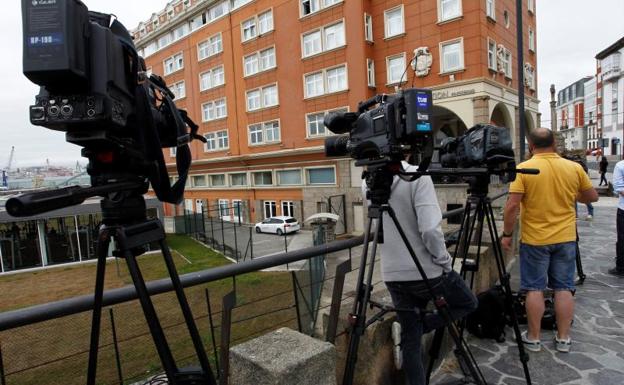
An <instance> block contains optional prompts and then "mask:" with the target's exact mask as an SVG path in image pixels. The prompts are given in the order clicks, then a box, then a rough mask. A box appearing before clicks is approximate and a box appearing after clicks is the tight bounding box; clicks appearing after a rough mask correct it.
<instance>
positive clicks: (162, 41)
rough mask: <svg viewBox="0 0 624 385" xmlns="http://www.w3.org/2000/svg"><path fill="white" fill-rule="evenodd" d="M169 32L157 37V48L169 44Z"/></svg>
mask: <svg viewBox="0 0 624 385" xmlns="http://www.w3.org/2000/svg"><path fill="white" fill-rule="evenodd" d="M171 40H172V39H171V34H170V33H167V34H164V35H162V36H161V37H160V38H159V39H158V49H161V48H164V47H166V46H168V45H169V43H171Z"/></svg>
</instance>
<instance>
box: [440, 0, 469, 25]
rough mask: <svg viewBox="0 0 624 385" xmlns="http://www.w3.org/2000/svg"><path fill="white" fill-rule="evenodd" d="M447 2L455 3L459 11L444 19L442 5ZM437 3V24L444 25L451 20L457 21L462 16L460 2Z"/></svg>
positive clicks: (459, 0) (441, 1)
mask: <svg viewBox="0 0 624 385" xmlns="http://www.w3.org/2000/svg"><path fill="white" fill-rule="evenodd" d="M447 1H457V2H458V3H459V11H458V13H457V14H456V15H451V16H449V17H447V18H444V13H443V5H442V3H443V2H447ZM473 1H474V0H473ZM437 3H438V23H445V22H447V21H453V20H456V19H459V18H461V17H462V16H463V14H464V10H463V5H462V0H438V1H437Z"/></svg>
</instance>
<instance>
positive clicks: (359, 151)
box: [324, 88, 433, 162]
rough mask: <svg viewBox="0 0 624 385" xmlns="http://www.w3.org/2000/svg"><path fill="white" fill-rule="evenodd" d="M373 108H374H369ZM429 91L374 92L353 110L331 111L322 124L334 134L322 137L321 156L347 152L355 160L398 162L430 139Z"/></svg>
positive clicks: (430, 110)
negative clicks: (387, 93)
mask: <svg viewBox="0 0 624 385" xmlns="http://www.w3.org/2000/svg"><path fill="white" fill-rule="evenodd" d="M373 107H374V108H373ZM431 115H432V96H431V91H430V90H424V89H415V88H410V89H407V90H402V91H400V92H398V93H396V94H392V95H376V96H374V97H372V98H370V99H368V100H366V101H363V102H360V103H359V105H358V111H357V112H342V113H333V114H329V115H327V116H326V117H325V121H324V123H325V126H326V127H327V128H328V129H329V130H330V131H331V132H333V133H334V134H345V135H340V136H333V137H330V138H327V139H326V140H325V155H327V156H344V155H349V156H350V157H351V158H353V159H356V160H358V161H361V162H362V161H376V160H384V159H385V160H389V161H401V160H403V159H404V157H405V154H406V153H410V152H411V153H412V154H414V155H416V154H418V152H419V151H422V150H423V149H424V147H425V146H427V145H430V146H432V145H433V141H432V132H433V124H432V116H431Z"/></svg>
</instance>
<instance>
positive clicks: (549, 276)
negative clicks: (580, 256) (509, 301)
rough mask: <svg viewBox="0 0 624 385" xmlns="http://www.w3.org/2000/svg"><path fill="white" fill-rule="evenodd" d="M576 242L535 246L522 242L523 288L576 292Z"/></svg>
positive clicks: (521, 269)
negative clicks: (547, 288)
mask: <svg viewBox="0 0 624 385" xmlns="http://www.w3.org/2000/svg"><path fill="white" fill-rule="evenodd" d="M575 272H576V242H564V243H555V244H553V245H545V246H531V245H527V244H524V243H520V289H521V290H527V291H543V290H544V289H546V283H548V287H549V288H551V289H553V290H570V291H574V274H575Z"/></svg>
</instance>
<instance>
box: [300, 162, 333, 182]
mask: <svg viewBox="0 0 624 385" xmlns="http://www.w3.org/2000/svg"><path fill="white" fill-rule="evenodd" d="M327 168H331V169H333V170H334V182H333V183H311V182H310V174H309V171H310V170H317V169H327ZM304 170H305V171H304V172H305V183H306V186H335V185H336V184H337V181H338V178H337V177H336V166H333V165H329V166H317V167H305V169H304Z"/></svg>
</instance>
